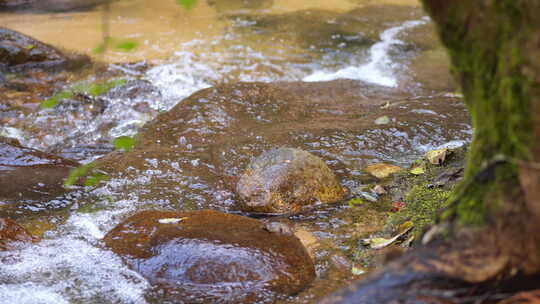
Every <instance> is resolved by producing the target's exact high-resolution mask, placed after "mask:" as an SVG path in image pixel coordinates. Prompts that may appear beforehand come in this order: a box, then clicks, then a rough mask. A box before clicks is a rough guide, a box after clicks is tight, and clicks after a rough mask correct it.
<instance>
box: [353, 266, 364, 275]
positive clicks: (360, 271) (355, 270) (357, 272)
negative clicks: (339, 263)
mask: <svg viewBox="0 0 540 304" xmlns="http://www.w3.org/2000/svg"><path fill="white" fill-rule="evenodd" d="M351 273H352V274H354V275H363V274H365V273H366V271H365V270H364V269H362V268H360V267H356V266H353V267H352V268H351Z"/></svg>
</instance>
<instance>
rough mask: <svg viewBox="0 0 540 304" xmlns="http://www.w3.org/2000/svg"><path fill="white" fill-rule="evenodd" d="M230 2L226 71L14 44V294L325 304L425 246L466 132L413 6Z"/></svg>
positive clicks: (7, 49)
mask: <svg viewBox="0 0 540 304" xmlns="http://www.w3.org/2000/svg"><path fill="white" fill-rule="evenodd" d="M224 2H225V1H224ZM231 2H234V1H231ZM263 2H264V1H263ZM234 3H236V2H234ZM234 3H233V4H234ZM233 4H230V6H229V4H228V5H224V4H223V3H221V1H217V2H216V3H213V2H212V3H210V2H209V3H208V7H210V8H212V9H216V10H217V13H218V15H219V16H220V18H223V19H222V21H220V22H224V23H226V24H228V25H229V26H231V28H230V29H229V32H227V35H229V36H228V38H225V39H223V40H221V42H219V44H218V46H216V47H215V48H216V49H218V51H217V52H216V53H218V54H219V55H220V56H216V58H217V59H216V60H212V59H209V58H210V57H208V55H205V52H196V51H194V49H193V48H192V49H189V47H188V48H187V49H184V50H182V51H181V52H179V55H178V56H179V57H178V58H174V57H173V59H172V60H169V61H164V62H159V63H148V62H140V61H136V62H135V63H114V64H111V63H100V62H99V60H96V59H90V58H88V57H86V56H80V55H68V54H67V53H66V52H65V51H61V50H59V49H58V48H56V47H53V46H50V45H47V44H45V43H42V42H39V41H36V40H34V39H33V38H30V37H27V36H25V35H23V34H19V33H17V32H13V31H11V30H3V32H2V33H3V35H5V36H3V37H4V38H2V40H1V43H0V64H1V66H0V68H1V70H2V72H3V76H2V78H1V79H0V81H1V84H2V86H1V88H0V96H1V98H2V99H1V100H2V102H1V104H0V121H2V129H1V131H2V137H0V138H1V141H0V218H1V220H0V250H2V251H0V263H1V264H0V296H1V298H3V299H8V301H11V302H18V303H78V302H80V303H164V302H170V303H208V302H212V303H219V302H221V303H274V302H281V303H316V302H318V301H320V300H321V299H322V298H324V297H325V296H327V295H329V294H331V293H333V292H335V291H336V290H338V289H339V288H341V287H343V286H346V285H347V284H348V283H350V282H352V281H353V280H356V279H361V278H362V277H363V276H365V275H366V274H368V273H369V272H371V271H373V270H374V269H376V268H377V267H379V266H380V265H382V264H383V263H384V261H385V260H386V259H391V258H392V256H394V255H396V254H399V252H401V251H403V250H407V248H409V247H410V246H411V245H413V244H414V242H415V241H418V240H415V239H414V236H415V235H417V234H418V232H419V231H420V230H421V229H422V227H424V225H427V224H429V222H430V221H431V220H432V216H433V214H434V213H435V211H436V209H438V208H441V207H443V206H444V201H445V199H446V198H447V196H448V190H449V189H450V188H451V187H453V184H454V183H455V181H456V180H458V179H459V177H460V172H461V171H460V168H461V167H462V166H463V149H464V148H457V147H459V146H463V144H464V143H466V142H467V141H468V140H469V139H470V135H471V127H470V124H469V119H468V115H467V112H466V110H465V108H464V105H463V103H462V100H461V98H460V96H459V94H455V93H454V92H453V90H454V86H453V83H452V81H451V78H450V77H449V76H448V73H447V72H446V71H447V70H446V69H447V63H446V61H445V60H446V59H445V57H444V56H442V55H441V54H443V53H442V49H441V46H440V45H439V44H438V43H437V42H436V40H435V39H434V37H433V33H432V32H431V31H432V29H431V25H430V24H429V21H428V20H426V19H423V17H422V12H421V10H420V9H419V8H418V6H417V4H412V5H411V4H408V5H406V6H404V5H403V3H400V4H399V5H396V4H388V5H369V4H350V3H348V4H346V5H345V4H342V5H344V7H346V8H347V9H344V10H343V11H332V10H328V9H327V10H321V9H298V8H294V9H292V8H287V10H285V11H283V8H284V7H283V6H280V4H272V3H266V4H261V5H262V6H257V7H242V5H243V4H239V3H236V4H234V5H233ZM235 5H237V6H238V5H240V8H239V7H237V6H235ZM349 5H351V6H350V7H349ZM355 5H356V6H358V7H357V8H354V6H355ZM208 7H206V6H205V7H204V9H207V8H208ZM269 7H270V8H271V9H269ZM265 9H269V11H265ZM280 9H281V11H280ZM201 10H202V9H201ZM203 12H204V10H203ZM76 14H80V13H76ZM88 14H91V12H90V13H88ZM39 18H41V17H39ZM73 18H74V19H76V16H73ZM328 20H333V21H332V22H329V21H328ZM410 21H414V22H413V23H411V22H410ZM407 22H409V23H407ZM314 28H316V29H317V31H316V32H317V33H318V34H317V35H315V34H313V33H314V32H313V31H314ZM261 35H264V36H261ZM261 37H266V38H265V39H261ZM269 41H270V42H269ZM269 44H270V45H272V44H273V46H275V48H266V47H263V46H261V45H266V46H268V45H269ZM287 46H291V47H290V48H289V49H288V50H287V51H283V52H282V55H278V54H279V52H277V53H276V52H275V51H276V49H282V50H285V49H287ZM200 47H208V44H205V43H202V44H200V45H199V46H197V48H200ZM245 47H251V50H250V51H249V52H247V53H246V54H249V55H246V56H247V59H246V58H242V59H240V57H235V56H234V55H233V54H234V52H235V51H234V50H236V52H238V50H240V49H241V48H245ZM257 47H259V49H257ZM243 50H244V51H245V49H243ZM216 53H214V55H215V54H216ZM186 54H188V55H186ZM301 54H303V55H301ZM352 54H359V55H357V56H356V57H353V56H352ZM299 56H301V57H299ZM429 63H432V64H429ZM186 65H189V66H190V68H191V67H195V70H193V69H189V70H187V69H186ZM349 67H355V68H357V70H356V71H361V73H362V75H360V76H359V77H357V78H356V79H342V77H343V75H347V72H346V71H349V70H350V69H349ZM344 71H345V72H344ZM182 73H185V74H182ZM190 73H191V74H190ZM186 75H188V76H189V77H191V78H189V77H188V76H186ZM317 77H319V78H320V79H319V80H321V79H328V80H326V81H313V80H317ZM370 77H371V78H370ZM333 78H338V79H335V80H331V79H333ZM349 78H351V77H349ZM352 78H355V77H352ZM302 79H305V80H309V82H304V81H301V80H302ZM388 79H391V80H392V81H394V82H392V84H393V83H395V85H390V86H389V85H388V84H389V82H388ZM115 139H116V140H115ZM433 150H435V152H432V153H429V154H428V155H427V158H425V159H424V160H421V159H422V158H423V156H424V155H425V153H426V152H429V151H433ZM374 164H375V166H373V165H374ZM70 172H71V175H70V177H69V178H68V175H69V174H70ZM66 178H67V180H68V184H69V186H66V185H65V183H66ZM396 244H401V246H399V245H396Z"/></svg>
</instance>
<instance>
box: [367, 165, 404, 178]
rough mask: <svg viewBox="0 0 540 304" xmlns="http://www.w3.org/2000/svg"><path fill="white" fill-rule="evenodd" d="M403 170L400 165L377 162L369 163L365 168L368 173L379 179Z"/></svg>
mask: <svg viewBox="0 0 540 304" xmlns="http://www.w3.org/2000/svg"><path fill="white" fill-rule="evenodd" d="M401 170H402V168H401V167H399V166H396V165H390V164H385V163H377V164H373V165H369V166H367V167H365V168H364V171H365V172H367V173H368V174H370V175H372V176H374V177H376V178H378V179H383V178H387V177H389V176H390V175H392V174H394V173H396V172H399V171H401Z"/></svg>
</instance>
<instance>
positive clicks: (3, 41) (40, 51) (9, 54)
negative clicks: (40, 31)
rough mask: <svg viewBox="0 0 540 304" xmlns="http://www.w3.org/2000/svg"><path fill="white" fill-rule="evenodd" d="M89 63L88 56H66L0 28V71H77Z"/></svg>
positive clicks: (49, 47)
mask: <svg viewBox="0 0 540 304" xmlns="http://www.w3.org/2000/svg"><path fill="white" fill-rule="evenodd" d="M88 63H90V58H89V57H88V56H86V55H77V54H65V53H63V52H62V51H60V50H58V49H56V48H54V47H52V46H50V45H47V44H45V43H42V42H39V41H37V40H35V39H33V38H31V37H29V36H26V35H24V34H21V33H19V32H16V31H12V30H9V29H6V28H0V71H2V70H8V71H20V70H25V69H32V68H40V69H75V68H78V67H81V66H83V65H86V64H88Z"/></svg>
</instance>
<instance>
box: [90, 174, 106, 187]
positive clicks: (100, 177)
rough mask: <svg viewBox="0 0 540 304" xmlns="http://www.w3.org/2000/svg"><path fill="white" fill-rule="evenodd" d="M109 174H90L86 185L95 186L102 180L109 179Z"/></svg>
mask: <svg viewBox="0 0 540 304" xmlns="http://www.w3.org/2000/svg"><path fill="white" fill-rule="evenodd" d="M108 179H109V176H107V175H105V174H103V173H96V174H93V175H91V176H88V177H87V178H86V180H85V181H84V185H85V186H87V187H95V186H97V185H98V184H99V183H100V182H101V181H105V180H108Z"/></svg>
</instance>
